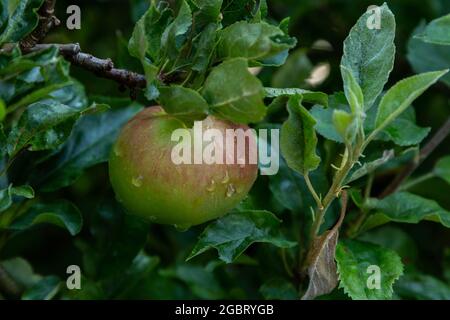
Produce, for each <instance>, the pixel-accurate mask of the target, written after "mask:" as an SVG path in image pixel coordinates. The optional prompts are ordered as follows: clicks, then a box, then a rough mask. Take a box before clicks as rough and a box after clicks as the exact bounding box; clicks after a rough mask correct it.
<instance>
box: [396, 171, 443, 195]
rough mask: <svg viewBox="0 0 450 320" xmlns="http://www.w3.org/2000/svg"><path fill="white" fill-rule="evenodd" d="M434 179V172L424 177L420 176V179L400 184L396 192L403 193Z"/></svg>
mask: <svg viewBox="0 0 450 320" xmlns="http://www.w3.org/2000/svg"><path fill="white" fill-rule="evenodd" d="M434 177H436V174H435V173H434V172H430V173H427V174H424V175H422V176H420V177H417V178H415V179H411V180H409V181H406V182H405V183H404V184H402V185H401V186H400V187H399V189H398V190H399V191H404V190H408V189H411V188H412V187H414V186H415V185H418V184H419V183H422V182H424V181H427V180H429V179H432V178H434Z"/></svg>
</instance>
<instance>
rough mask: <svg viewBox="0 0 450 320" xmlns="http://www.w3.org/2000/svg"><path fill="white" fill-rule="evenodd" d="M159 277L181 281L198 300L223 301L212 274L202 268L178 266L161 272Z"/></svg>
mask: <svg viewBox="0 0 450 320" xmlns="http://www.w3.org/2000/svg"><path fill="white" fill-rule="evenodd" d="M161 275H162V276H166V277H170V278H175V279H178V280H181V281H182V282H184V283H185V284H186V285H187V286H188V287H189V288H190V290H191V291H192V292H193V293H194V294H195V295H196V296H197V297H198V298H200V299H223V297H224V296H225V292H224V291H223V289H222V288H221V287H220V283H219V282H218V281H217V279H216V277H215V276H214V273H212V272H208V271H207V270H206V269H205V268H204V267H200V266H194V265H188V264H179V265H177V266H176V267H175V268H173V269H168V270H163V271H162V272H161Z"/></svg>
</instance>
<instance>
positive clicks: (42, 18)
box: [20, 0, 60, 51]
mask: <svg viewBox="0 0 450 320" xmlns="http://www.w3.org/2000/svg"><path fill="white" fill-rule="evenodd" d="M55 3H56V0H45V1H44V3H43V4H42V6H41V7H40V8H39V11H38V15H39V23H38V25H37V27H36V28H35V29H34V30H33V32H31V33H30V34H29V35H28V36H27V37H26V38H25V39H23V40H22V41H21V42H20V47H21V49H22V50H24V51H26V50H27V49H30V48H32V47H34V46H35V45H36V44H37V43H39V42H41V41H42V39H44V38H45V36H46V35H47V33H48V32H49V31H50V30H51V29H52V28H53V27H56V26H58V25H59V24H60V21H59V20H58V18H56V16H55Z"/></svg>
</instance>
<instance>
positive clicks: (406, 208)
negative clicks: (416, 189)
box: [364, 192, 450, 229]
mask: <svg viewBox="0 0 450 320" xmlns="http://www.w3.org/2000/svg"><path fill="white" fill-rule="evenodd" d="M369 206H370V207H371V208H373V209H376V210H378V213H376V214H375V215H372V216H370V217H369V218H368V219H367V221H366V223H365V225H364V229H371V228H374V227H375V226H378V225H381V224H384V223H386V222H388V221H394V222H401V223H419V222H420V221H422V220H430V221H435V222H439V223H441V224H442V225H444V226H445V227H447V228H450V212H449V211H447V210H445V209H443V208H442V207H441V206H439V204H438V203H437V202H436V201H434V200H429V199H425V198H422V197H420V196H417V195H414V194H411V193H408V192H397V193H394V194H393V195H390V196H388V197H386V198H384V199H382V200H377V199H371V200H370V201H369Z"/></svg>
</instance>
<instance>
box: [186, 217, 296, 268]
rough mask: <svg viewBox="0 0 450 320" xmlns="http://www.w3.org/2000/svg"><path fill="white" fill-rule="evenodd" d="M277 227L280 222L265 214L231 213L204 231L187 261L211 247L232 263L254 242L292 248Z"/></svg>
mask: <svg viewBox="0 0 450 320" xmlns="http://www.w3.org/2000/svg"><path fill="white" fill-rule="evenodd" d="M280 224H281V221H280V220H278V218H277V217H276V216H274V215H273V214H272V213H270V212H268V211H256V210H255V211H252V210H248V211H241V212H234V213H231V214H229V215H227V216H225V217H223V218H221V219H219V220H217V221H216V222H213V223H212V224H210V225H209V226H208V227H207V228H206V229H205V230H204V231H203V233H202V234H201V236H200V239H199V241H198V243H197V244H196V245H195V247H194V249H193V250H192V252H191V254H190V255H189V257H188V258H187V260H190V259H192V258H194V257H196V256H198V255H199V254H202V253H203V252H205V251H207V250H209V249H213V248H214V249H216V250H217V251H218V253H219V258H220V259H221V260H223V261H225V262H226V263H231V262H233V261H234V260H235V259H236V258H237V257H239V256H240V255H241V254H242V253H243V252H244V251H245V250H246V249H247V248H248V247H249V246H250V245H251V244H252V243H255V242H263V243H270V244H272V245H274V246H277V247H279V248H291V247H294V246H295V245H296V243H295V242H292V241H288V240H286V239H285V238H284V237H283V236H282V235H281V232H280V230H279V227H280Z"/></svg>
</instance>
